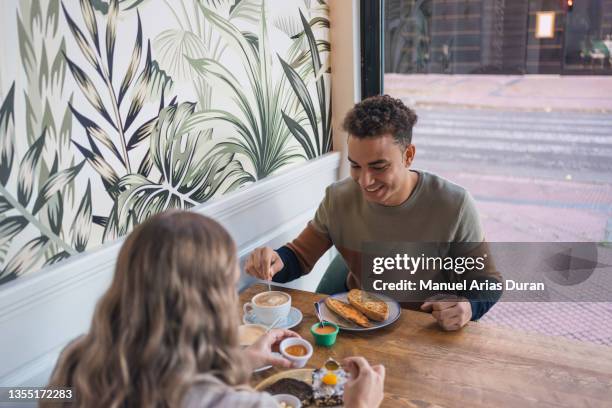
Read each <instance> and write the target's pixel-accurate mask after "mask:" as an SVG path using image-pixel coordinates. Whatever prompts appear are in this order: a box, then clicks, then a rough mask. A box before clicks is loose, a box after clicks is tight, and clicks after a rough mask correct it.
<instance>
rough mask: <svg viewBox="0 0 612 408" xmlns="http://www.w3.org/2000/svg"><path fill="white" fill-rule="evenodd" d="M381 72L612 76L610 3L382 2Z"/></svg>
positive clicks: (594, 0) (533, 0) (535, 0)
mask: <svg viewBox="0 0 612 408" xmlns="http://www.w3.org/2000/svg"><path fill="white" fill-rule="evenodd" d="M384 35H385V41H384V47H385V72H396V73H448V74H565V75H576V74H589V75H593V74H603V75H610V74H612V56H611V52H612V0H386V1H385V32H384Z"/></svg>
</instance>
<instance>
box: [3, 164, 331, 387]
mask: <svg viewBox="0 0 612 408" xmlns="http://www.w3.org/2000/svg"><path fill="white" fill-rule="evenodd" d="M339 167H340V154H339V153H328V154H326V155H324V156H322V157H320V158H317V159H315V160H311V161H309V162H307V163H304V164H301V165H296V166H295V167H292V168H290V169H285V170H284V172H283V173H281V174H279V175H275V176H271V177H268V178H266V179H264V180H262V181H259V182H257V183H255V184H253V185H251V186H249V187H247V188H244V189H242V190H238V191H235V192H232V193H230V194H227V195H225V196H223V197H220V198H218V199H215V200H214V201H212V202H210V203H205V204H202V205H201V206H198V207H195V208H194V209H192V210H193V211H195V212H198V213H202V214H205V215H207V216H210V217H212V218H214V219H216V220H218V221H219V222H220V223H221V224H223V225H224V226H225V227H226V228H227V229H228V231H229V232H230V233H231V234H232V236H233V237H234V239H235V241H236V245H237V246H238V252H239V256H240V257H241V258H242V257H244V256H246V255H247V254H248V253H250V251H251V250H253V249H254V248H255V247H258V246H262V245H271V246H277V245H282V243H284V242H286V241H287V240H288V239H290V238H291V237H293V236H294V235H295V234H296V232H299V231H300V230H301V229H302V228H303V227H304V225H305V224H306V222H307V221H308V220H309V219H310V218H311V217H312V214H313V213H314V211H315V210H316V208H317V206H318V204H319V202H320V201H321V198H322V197H323V195H324V192H325V187H326V186H327V185H329V184H331V183H332V182H334V181H336V180H337V179H338V170H339ZM122 243H123V239H119V240H117V241H115V242H112V243H109V244H105V245H102V246H101V247H99V248H97V249H95V250H92V251H90V252H87V253H84V254H79V255H76V256H73V257H71V258H69V259H68V260H66V261H65V262H63V263H59V264H56V265H53V266H51V267H48V268H46V269H44V270H42V271H40V272H36V273H33V274H32V275H29V276H25V277H23V278H20V279H17V280H15V281H13V282H10V283H8V284H5V285H3V286H2V287H0V333H1V335H0V353H1V355H2V357H1V358H0V360H1V361H2V364H0V386H18V385H24V386H25V385H31V386H35V385H43V383H41V381H44V380H41V379H44V378H47V376H48V374H49V373H50V371H51V369H52V368H53V365H54V364H55V360H56V358H57V355H58V354H59V351H60V350H61V349H62V348H63V347H64V346H65V345H66V343H67V342H68V341H70V340H71V339H73V338H75V337H76V336H78V335H80V334H82V333H84V332H86V331H87V329H88V327H89V324H90V320H91V315H92V313H93V310H94V307H95V304H96V302H97V299H98V298H99V296H100V295H101V294H102V293H103V292H104V291H105V290H106V288H107V287H108V285H109V283H110V281H111V279H112V274H113V270H114V265H115V259H116V257H117V254H118V252H119V249H120V247H121V244H122ZM250 280H251V278H247V277H244V276H243V277H242V278H241V285H240V286H241V288H242V287H243V286H244V285H245V284H247V283H248V282H249V281H250Z"/></svg>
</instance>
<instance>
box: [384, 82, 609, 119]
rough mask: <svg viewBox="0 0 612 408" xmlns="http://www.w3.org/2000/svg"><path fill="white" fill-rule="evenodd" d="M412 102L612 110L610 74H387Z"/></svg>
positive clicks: (394, 90) (393, 91)
mask: <svg viewBox="0 0 612 408" xmlns="http://www.w3.org/2000/svg"><path fill="white" fill-rule="evenodd" d="M384 81H385V82H384V86H385V90H384V92H385V93H387V94H390V95H393V96H396V97H401V98H402V99H403V100H404V101H405V102H406V103H408V105H409V106H437V107H473V108H485V109H486V108H492V109H505V110H534V111H546V112H548V111H582V112H612V76H561V75H441V74H410V75H405V74H385V79H384Z"/></svg>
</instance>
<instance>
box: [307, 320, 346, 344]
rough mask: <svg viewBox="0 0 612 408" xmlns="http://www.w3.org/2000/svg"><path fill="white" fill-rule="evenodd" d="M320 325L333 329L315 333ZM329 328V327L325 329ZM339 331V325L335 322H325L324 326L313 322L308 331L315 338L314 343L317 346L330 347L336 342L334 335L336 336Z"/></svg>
mask: <svg viewBox="0 0 612 408" xmlns="http://www.w3.org/2000/svg"><path fill="white" fill-rule="evenodd" d="M320 327H325V328H329V327H332V328H333V329H334V330H333V331H330V332H329V333H317V332H316V330H317V329H318V328H320ZM327 330H329V329H327ZM339 331H340V327H338V325H337V324H335V323H331V322H325V325H324V326H321V323H315V324H313V325H312V326H311V327H310V333H312V336H313V337H314V339H315V343H316V344H318V345H319V346H326V347H331V346H333V345H334V343H335V342H336V337H337V336H338V332H339Z"/></svg>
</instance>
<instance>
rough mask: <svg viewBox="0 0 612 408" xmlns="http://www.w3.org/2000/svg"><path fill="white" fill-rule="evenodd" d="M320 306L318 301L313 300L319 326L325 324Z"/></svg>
mask: <svg viewBox="0 0 612 408" xmlns="http://www.w3.org/2000/svg"><path fill="white" fill-rule="evenodd" d="M320 307H321V306H320V305H319V302H314V308H315V312H316V314H317V317H318V318H319V323H320V324H321V326H325V321H324V320H323V318H322V317H321V309H320Z"/></svg>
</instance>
